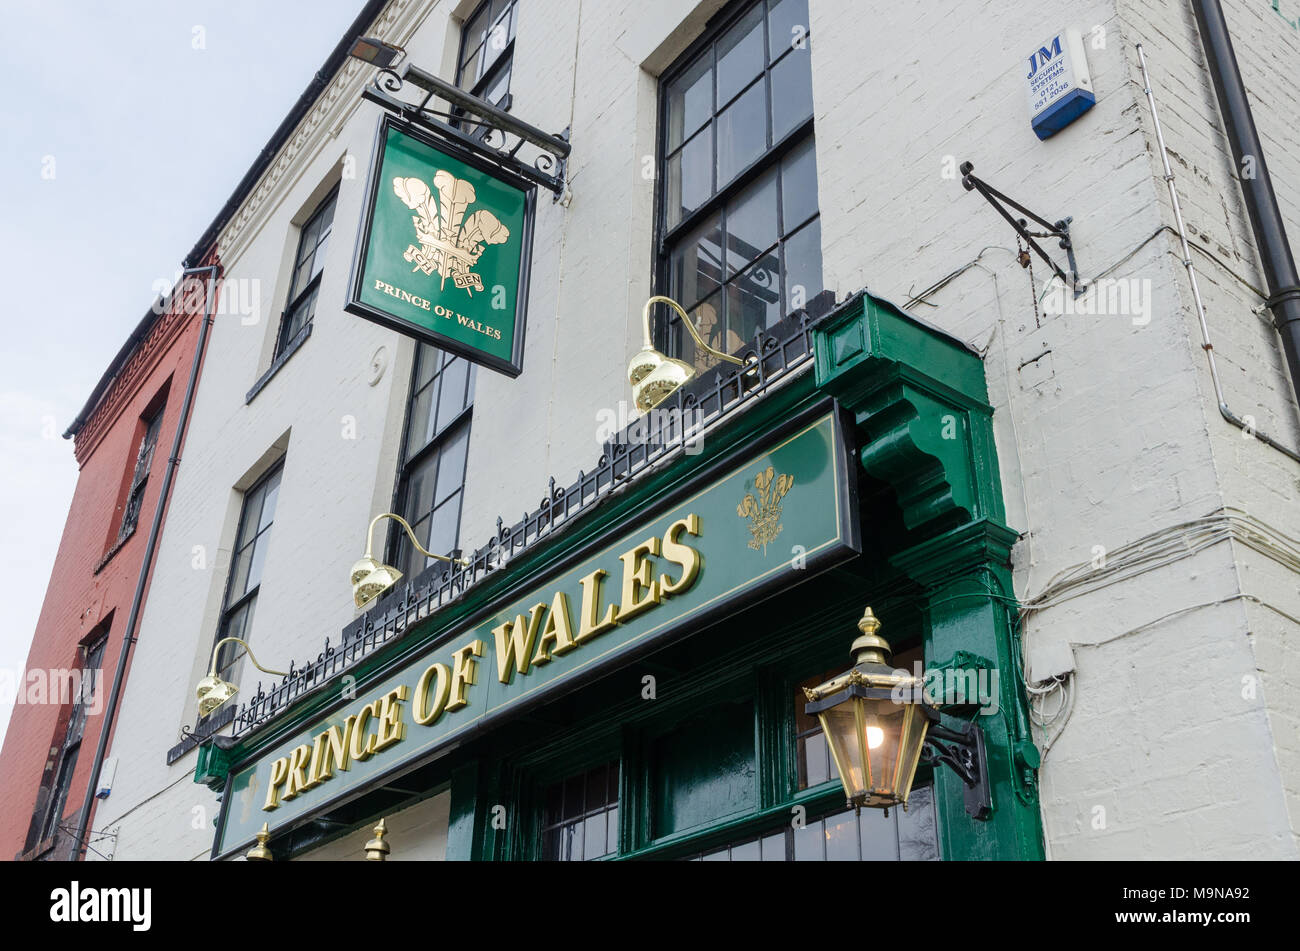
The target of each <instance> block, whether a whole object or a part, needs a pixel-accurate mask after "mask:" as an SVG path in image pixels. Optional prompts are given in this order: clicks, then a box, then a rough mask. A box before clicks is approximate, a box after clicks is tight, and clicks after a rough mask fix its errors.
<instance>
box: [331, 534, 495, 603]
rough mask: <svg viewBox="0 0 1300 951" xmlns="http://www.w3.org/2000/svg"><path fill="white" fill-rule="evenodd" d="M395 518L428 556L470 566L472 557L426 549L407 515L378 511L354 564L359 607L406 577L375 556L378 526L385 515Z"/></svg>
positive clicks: (354, 591)
mask: <svg viewBox="0 0 1300 951" xmlns="http://www.w3.org/2000/svg"><path fill="white" fill-rule="evenodd" d="M386 518H391V519H392V520H393V521H395V522H397V524H399V525H401V526H402V528H404V529H406V537H407V538H409V539H410V540H411V544H412V545H414V546H415V550H416V551H418V552H419V553H420V554H421V555H424V557H426V558H433V559H435V560H436V561H445V562H448V563H449V564H455V565H460V566H461V567H465V568H468V567H469V564H470V561H469V559H468V558H448V557H447V556H446V555H435V554H434V553H433V552H431V551H426V550H425V548H424V546H422V545H421V544H420V543H419V542H418V541H417V540H416V538H415V532H414V530H413V529H412V528H411V526H410V525H409V524H407V521H406V519H404V518H402V516H400V515H394V514H393V513H392V512H384V513H382V514H380V515H376V516H375V517H374V518H373V519H372V520H371V522H370V530H369V531H368V532H367V533H366V553H365V554H364V555H363V556H361V558H360V560H358V561H357V563H356V564H354V565H353V566H352V574H351V582H352V601H353V603H354V604H356V606H357V607H359V608H363V607H365V606H366V605H367V604H369V603H370V602H371V601H373V600H374V599H375V598H377V597H379V596H380V595H381V594H383V593H384V592H385V591H387V590H388V589H389V588H391V587H392V586H393V585H395V584H397V582H399V581H401V580H402V573H401V572H400V571H398V570H397V569H396V568H394V567H393V566H392V565H385V564H383V563H382V562H380V561H377V560H376V559H375V557H374V554H373V552H374V542H375V526H376V525H378V524H379V522H380V521H381V520H383V519H386Z"/></svg>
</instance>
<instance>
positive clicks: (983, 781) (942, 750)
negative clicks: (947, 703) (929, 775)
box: [921, 707, 993, 819]
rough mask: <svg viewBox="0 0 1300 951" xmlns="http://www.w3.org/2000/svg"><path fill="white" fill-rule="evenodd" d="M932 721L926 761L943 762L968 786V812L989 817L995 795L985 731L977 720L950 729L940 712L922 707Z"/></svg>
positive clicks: (975, 816) (923, 754)
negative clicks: (992, 788)
mask: <svg viewBox="0 0 1300 951" xmlns="http://www.w3.org/2000/svg"><path fill="white" fill-rule="evenodd" d="M922 709H924V710H925V711H926V713H927V715H928V716H930V718H931V720H932V721H933V722H932V723H931V725H930V729H929V730H927V731H926V734H925V745H924V746H923V747H922V748H921V759H922V761H923V762H926V763H943V764H944V765H945V766H947V767H948V768H949V769H951V770H952V771H953V772H954V773H956V774H957V778H958V779H960V780H961V781H962V783H963V785H965V787H966V789H965V791H964V792H965V799H966V815H968V816H970V817H971V818H972V819H988V818H989V817H990V816H991V815H993V798H992V793H991V791H990V788H989V769H988V755H987V754H986V753H985V750H984V731H983V730H981V729H980V728H979V727H978V726H976V725H975V724H974V723H967V722H963V723H962V724H961V725H960V726H959V727H957V728H956V729H951V728H949V727H946V726H944V725H943V724H942V723H940V722H939V714H938V712H937V711H935V710H932V709H931V708H929V707H923V708H922Z"/></svg>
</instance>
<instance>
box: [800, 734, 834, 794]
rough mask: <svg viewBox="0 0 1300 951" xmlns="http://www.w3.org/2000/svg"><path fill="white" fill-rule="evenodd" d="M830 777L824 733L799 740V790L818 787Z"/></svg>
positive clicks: (828, 750) (828, 751) (828, 749)
mask: <svg viewBox="0 0 1300 951" xmlns="http://www.w3.org/2000/svg"><path fill="white" fill-rule="evenodd" d="M834 778H836V777H833V776H831V771H830V748H829V747H828V746H827V745H826V735H825V734H824V733H814V734H812V735H811V736H806V737H804V738H802V739H801V740H799V788H800V789H807V788H809V787H810V786H819V785H821V784H822V783H824V782H827V781H829V780H831V779H834Z"/></svg>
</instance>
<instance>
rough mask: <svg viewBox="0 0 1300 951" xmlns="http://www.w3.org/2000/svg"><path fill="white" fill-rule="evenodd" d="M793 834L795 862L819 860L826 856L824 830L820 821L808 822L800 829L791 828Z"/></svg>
mask: <svg viewBox="0 0 1300 951" xmlns="http://www.w3.org/2000/svg"><path fill="white" fill-rule="evenodd" d="M792 834H793V835H794V860H795V861H796V862H821V861H824V860H825V858H826V850H825V843H826V840H825V838H824V837H823V836H824V831H823V828H822V824H821V823H820V822H809V823H808V824H807V825H805V826H804V827H803V828H802V829H794V830H792Z"/></svg>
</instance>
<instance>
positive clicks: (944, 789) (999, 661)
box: [890, 519, 1043, 859]
mask: <svg viewBox="0 0 1300 951" xmlns="http://www.w3.org/2000/svg"><path fill="white" fill-rule="evenodd" d="M1016 538H1017V535H1016V533H1015V532H1014V531H1012V530H1011V529H1009V528H1007V527H1006V526H1005V525H1001V524H999V523H997V522H992V521H989V520H988V519H981V520H980V521H977V522H971V523H969V524H967V525H963V526H962V527H960V528H957V529H953V530H952V531H949V532H945V533H943V534H942V535H939V536H938V537H936V538H933V539H930V540H929V541H927V542H924V543H922V544H920V545H917V546H914V547H912V548H909V549H908V550H906V551H904V552H900V553H899V554H897V555H894V556H893V557H892V558H891V559H890V561H891V562H892V564H894V565H895V566H896V567H897V568H899V569H901V570H902V571H904V572H905V573H906V574H908V575H909V576H911V577H912V579H913V580H915V581H917V582H919V583H920V584H921V585H922V586H923V588H924V590H925V600H924V603H923V611H924V617H925V666H926V669H927V670H930V671H933V670H936V669H954V670H958V671H961V670H971V669H972V668H974V667H976V666H983V664H982V663H978V664H977V663H975V662H973V661H972V655H973V656H974V657H978V658H981V659H987V661H988V662H990V663H991V665H992V668H991V670H979V671H977V673H976V677H977V678H978V679H977V681H976V683H977V684H978V687H977V690H978V695H979V700H980V701H981V702H982V701H985V700H987V701H988V702H987V703H984V704H983V706H981V707H979V708H978V709H977V710H976V709H972V710H969V711H968V710H967V708H965V707H963V708H962V709H963V711H964V712H963V713H962V714H961V716H962V718H963V719H971V720H974V721H975V722H976V724H977V725H978V726H979V727H980V728H981V729H982V730H983V732H984V744H985V751H986V753H987V756H988V773H989V782H990V785H991V787H992V798H993V814H992V816H991V817H990V818H988V819H987V820H983V821H977V820H975V819H972V818H970V817H969V816H968V815H967V814H966V810H965V805H964V802H963V797H962V790H963V786H962V782H961V780H960V779H958V778H957V775H956V774H955V773H953V772H952V771H951V770H949V769H947V768H946V767H943V766H938V767H936V768H935V771H934V776H935V790H936V792H937V795H936V796H935V803H936V807H937V809H938V818H939V840H940V847H941V849H942V854H943V856H944V858H946V859H1041V858H1043V836H1042V826H1041V816H1040V810H1039V805H1038V784H1037V776H1036V772H1035V771H1036V769H1037V767H1038V750H1037V748H1036V747H1035V746H1034V744H1033V741H1032V739H1031V738H1030V732H1029V711H1028V706H1027V701H1026V697H1025V692H1024V689H1023V687H1022V677H1021V674H1020V662H1019V644H1018V642H1017V640H1016V637H1015V632H1014V631H1013V630H1012V619H1013V617H1014V610H1015V606H1014V602H1013V600H1012V599H1010V597H1009V595H1010V593H1011V575H1010V553H1011V546H1012V545H1014V544H1015V542H1016ZM947 699H949V700H951V699H953V698H952V697H948V698H947ZM972 699H974V698H972Z"/></svg>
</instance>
